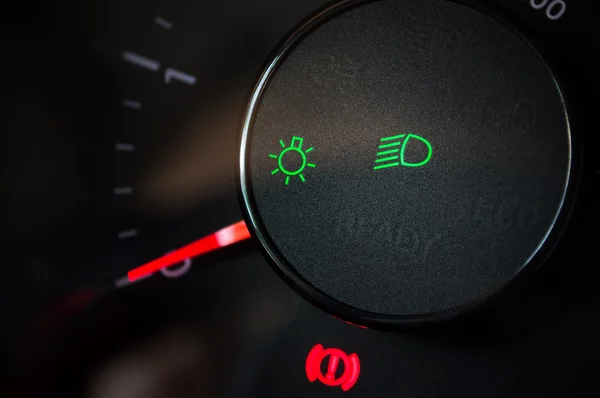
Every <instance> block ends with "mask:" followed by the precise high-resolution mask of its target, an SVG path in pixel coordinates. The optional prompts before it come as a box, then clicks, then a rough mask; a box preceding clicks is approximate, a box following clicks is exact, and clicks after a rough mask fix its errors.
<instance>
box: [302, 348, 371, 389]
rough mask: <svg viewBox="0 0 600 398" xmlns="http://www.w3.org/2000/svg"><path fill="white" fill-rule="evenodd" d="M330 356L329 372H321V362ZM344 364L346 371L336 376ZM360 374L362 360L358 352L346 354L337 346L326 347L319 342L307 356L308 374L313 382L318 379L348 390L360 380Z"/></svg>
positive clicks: (328, 384)
mask: <svg viewBox="0 0 600 398" xmlns="http://www.w3.org/2000/svg"><path fill="white" fill-rule="evenodd" d="M327 357H329V363H328V364H327V372H326V373H325V374H323V372H321V364H322V363H323V360H324V359H325V358H327ZM340 360H341V361H342V362H343V364H344V373H343V374H342V375H341V376H340V377H338V378H336V377H335V375H336V372H337V369H338V366H339V364H340ZM359 374H360V361H359V360H358V355H356V354H350V355H348V354H346V353H345V352H344V351H342V350H339V349H337V348H328V349H326V350H325V349H324V348H323V346H322V345H321V344H317V345H316V346H314V347H313V348H312V350H310V352H309V353H308V357H306V376H307V377H308V380H309V381H311V382H313V381H316V380H317V379H318V380H319V381H320V382H321V383H323V384H325V385H326V386H330V387H335V386H340V387H341V388H342V390H344V391H348V390H349V389H351V388H352V387H353V386H354V385H355V384H356V381H357V380H358V376H359Z"/></svg>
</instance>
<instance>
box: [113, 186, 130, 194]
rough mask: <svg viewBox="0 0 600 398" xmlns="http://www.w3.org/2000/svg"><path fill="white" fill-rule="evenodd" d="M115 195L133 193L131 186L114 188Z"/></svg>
mask: <svg viewBox="0 0 600 398" xmlns="http://www.w3.org/2000/svg"><path fill="white" fill-rule="evenodd" d="M114 193H115V195H131V194H132V193H133V188H132V187H116V188H115V189H114Z"/></svg>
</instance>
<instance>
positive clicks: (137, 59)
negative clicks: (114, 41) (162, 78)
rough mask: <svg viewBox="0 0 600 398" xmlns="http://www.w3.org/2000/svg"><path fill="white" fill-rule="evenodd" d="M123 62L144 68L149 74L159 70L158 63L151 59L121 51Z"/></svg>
mask: <svg viewBox="0 0 600 398" xmlns="http://www.w3.org/2000/svg"><path fill="white" fill-rule="evenodd" d="M122 57H123V60H124V61H127V62H129V63H132V64H134V65H136V66H139V67H140V68H144V69H146V70H149V71H151V72H156V71H158V70H159V69H160V62H158V61H155V60H153V59H150V58H147V57H144V56H143V55H139V54H136V53H134V52H131V51H123V55H122Z"/></svg>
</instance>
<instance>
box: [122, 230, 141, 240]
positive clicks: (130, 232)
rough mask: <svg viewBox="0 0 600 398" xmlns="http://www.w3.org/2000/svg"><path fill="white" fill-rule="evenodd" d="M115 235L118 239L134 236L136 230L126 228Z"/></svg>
mask: <svg viewBox="0 0 600 398" xmlns="http://www.w3.org/2000/svg"><path fill="white" fill-rule="evenodd" d="M117 236H118V237H119V239H129V238H135V237H136V236H137V230H135V229H128V230H126V231H121V232H119V233H118V234H117Z"/></svg>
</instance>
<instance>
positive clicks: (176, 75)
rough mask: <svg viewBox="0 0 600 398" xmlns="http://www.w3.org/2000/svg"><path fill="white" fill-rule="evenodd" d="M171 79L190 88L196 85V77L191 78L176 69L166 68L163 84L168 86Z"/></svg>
mask: <svg viewBox="0 0 600 398" xmlns="http://www.w3.org/2000/svg"><path fill="white" fill-rule="evenodd" d="M173 79H175V80H179V81H180V82H182V83H186V84H189V85H190V86H193V85H194V84H196V76H192V75H190V74H187V73H185V72H182V71H179V70H177V69H173V68H167V70H166V71H165V83H167V84H169V83H170V82H171V80H173Z"/></svg>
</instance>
